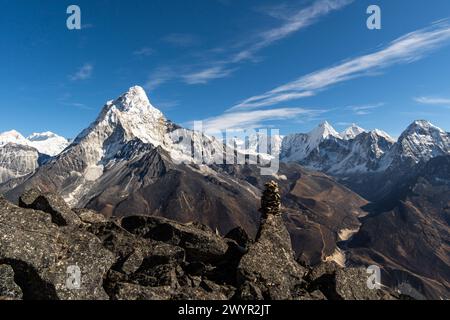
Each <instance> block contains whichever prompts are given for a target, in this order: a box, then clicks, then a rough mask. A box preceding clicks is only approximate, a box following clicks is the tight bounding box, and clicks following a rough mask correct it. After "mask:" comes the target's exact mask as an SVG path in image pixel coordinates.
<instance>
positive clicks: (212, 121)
mask: <svg viewBox="0 0 450 320" xmlns="http://www.w3.org/2000/svg"><path fill="white" fill-rule="evenodd" d="M321 112H324V111H323V110H308V109H304V108H279V109H271V110H253V111H245V112H230V113H224V114H222V115H220V116H217V117H212V118H208V119H205V120H203V129H204V130H205V132H207V133H208V134H217V133H219V132H221V131H224V130H231V131H232V130H242V129H251V128H258V127H262V126H263V123H264V122H265V121H274V120H284V119H293V118H295V117H298V116H304V117H311V116H315V115H317V114H318V113H321Z"/></svg>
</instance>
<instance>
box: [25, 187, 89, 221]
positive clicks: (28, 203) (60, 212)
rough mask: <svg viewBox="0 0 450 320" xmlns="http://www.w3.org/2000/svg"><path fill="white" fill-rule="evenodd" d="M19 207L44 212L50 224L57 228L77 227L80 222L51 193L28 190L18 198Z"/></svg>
mask: <svg viewBox="0 0 450 320" xmlns="http://www.w3.org/2000/svg"><path fill="white" fill-rule="evenodd" d="M19 207H21V208H25V209H34V210H40V211H44V212H46V213H48V214H50V215H51V218H52V222H53V223H55V224H56V225H58V226H68V225H79V224H81V221H80V219H79V217H78V216H77V215H76V214H75V212H73V211H72V210H71V209H70V207H69V206H68V205H67V204H66V202H64V200H63V199H62V198H61V197H60V196H58V195H56V194H53V193H42V192H40V191H38V190H37V189H30V190H28V191H26V192H25V193H24V194H22V195H21V196H20V198H19Z"/></svg>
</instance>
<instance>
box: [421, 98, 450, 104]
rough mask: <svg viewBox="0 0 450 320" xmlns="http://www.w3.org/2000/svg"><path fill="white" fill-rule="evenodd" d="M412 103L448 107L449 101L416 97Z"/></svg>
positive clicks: (446, 99)
mask: <svg viewBox="0 0 450 320" xmlns="http://www.w3.org/2000/svg"><path fill="white" fill-rule="evenodd" d="M414 101H416V102H417V103H420V104H428V105H435V106H450V99H448V98H440V97H416V98H414Z"/></svg>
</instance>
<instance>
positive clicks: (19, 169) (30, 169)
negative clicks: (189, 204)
mask: <svg viewBox="0 0 450 320" xmlns="http://www.w3.org/2000/svg"><path fill="white" fill-rule="evenodd" d="M42 161H43V157H42V155H40V154H39V152H38V151H37V150H36V149H34V148H32V147H28V146H23V145H18V144H13V143H9V144H6V145H4V146H0V184H1V183H5V182H7V181H9V180H11V179H15V178H20V177H24V176H27V175H30V174H32V173H34V172H35V171H36V169H37V168H38V167H39V164H40V163H41V162H42Z"/></svg>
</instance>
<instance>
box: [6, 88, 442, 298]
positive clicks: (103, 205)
mask: <svg viewBox="0 0 450 320" xmlns="http://www.w3.org/2000/svg"><path fill="white" fill-rule="evenodd" d="M263 138H264V139H263V140H269V145H268V149H269V151H272V153H275V156H276V155H277V154H279V156H280V158H281V160H282V162H281V164H280V169H279V171H278V172H277V173H276V174H273V175H272V176H262V175H261V174H260V170H259V169H260V168H259V166H258V165H256V164H247V165H237V164H232V163H233V162H234V160H236V159H237V158H239V157H246V155H247V156H248V155H249V154H251V155H253V156H255V157H256V158H257V160H258V161H263V162H264V161H268V160H270V159H271V158H270V156H269V155H264V154H261V153H260V149H261V146H260V141H261V139H260V136H259V135H256V136H252V137H249V138H248V140H247V141H243V140H240V139H239V138H231V139H228V140H227V141H226V143H225V144H224V142H223V141H222V140H220V139H218V138H215V137H209V136H207V135H204V134H203V133H200V132H195V131H192V130H189V129H185V128H182V127H180V126H178V125H176V124H174V123H172V122H171V121H170V120H168V119H166V118H165V116H164V115H163V114H162V113H161V112H160V111H159V110H158V109H156V108H155V107H153V106H152V105H151V103H150V102H149V100H148V98H147V96H146V94H145V92H144V90H143V89H142V88H140V87H132V88H130V90H128V91H127V92H126V93H124V94H123V95H121V96H120V97H119V98H117V99H116V100H113V101H110V102H108V103H107V104H105V106H104V107H103V109H102V111H101V113H100V114H99V116H98V117H97V119H96V120H95V121H94V122H93V123H92V124H91V125H90V126H89V127H88V128H87V129H85V130H83V132H81V133H80V134H79V135H78V136H77V137H76V138H75V139H74V140H73V141H72V142H71V143H70V144H69V142H68V141H67V140H66V139H64V138H61V137H59V136H57V135H55V134H52V133H44V134H33V135H32V136H30V137H28V138H24V137H23V136H21V135H20V134H19V133H17V132H8V133H5V134H2V135H1V136H0V178H1V180H0V193H2V194H4V195H5V196H6V197H7V198H9V199H10V200H12V201H17V199H18V197H19V196H20V195H21V194H22V193H23V192H24V191H25V190H27V189H29V188H32V187H33V188H37V189H39V190H41V191H43V192H47V191H50V192H57V193H59V194H61V196H62V197H63V198H64V200H66V201H67V202H68V203H69V204H70V205H71V206H73V207H82V208H90V209H94V210H96V211H99V212H101V213H102V214H103V215H105V216H125V215H130V214H144V215H157V216H163V217H166V218H170V219H174V220H177V221H180V222H190V221H196V222H201V223H203V224H205V225H208V226H209V227H211V228H212V229H213V230H217V232H219V233H221V234H226V233H227V232H228V231H230V230H231V229H233V228H234V227H236V226H240V227H242V228H243V229H244V230H245V231H246V232H247V233H248V234H249V235H250V236H252V237H254V236H255V235H256V231H257V230H258V225H259V218H260V213H259V212H258V211H257V208H258V206H259V199H260V190H262V189H263V185H264V183H265V182H267V181H269V180H271V179H274V180H277V181H278V183H279V185H280V188H281V193H282V203H283V206H284V207H283V212H284V220H285V223H286V226H287V227H288V230H289V232H290V234H291V240H292V243H293V248H294V250H295V252H296V254H297V259H298V260H299V261H301V262H302V263H303V264H306V265H316V264H318V263H320V262H321V261H329V260H333V261H335V262H337V263H338V264H341V265H353V264H355V265H367V264H368V263H371V264H373V263H376V264H379V265H381V266H382V267H383V271H384V272H385V273H386V279H387V280H386V281H387V284H388V285H391V286H392V287H395V288H400V287H402V286H403V287H402V288H404V290H408V291H411V290H415V291H414V292H413V294H414V293H416V294H415V295H416V296H417V297H421V295H423V296H425V297H434V298H436V297H449V296H450V294H449V292H450V285H449V281H448V279H449V276H450V275H449V274H448V272H447V271H446V270H449V268H450V257H449V254H448V253H449V252H450V251H449V250H448V249H449V243H450V242H449V234H450V231H449V222H450V219H449V216H448V215H449V212H448V207H449V205H450V199H448V196H447V195H448V192H447V191H448V190H449V188H450V180H449V179H447V178H446V175H445V170H448V159H450V135H449V133H446V132H444V131H443V130H441V129H439V128H437V127H435V126H433V125H432V124H431V123H429V122H426V121H415V122H414V123H412V124H411V125H410V126H409V127H408V128H407V129H406V130H405V131H404V132H403V133H402V134H401V136H400V137H399V138H398V139H397V140H395V139H393V138H392V137H390V136H389V135H388V134H387V133H385V132H383V131H381V130H373V131H366V130H364V129H362V128H360V127H358V126H357V125H352V126H351V127H349V128H348V129H346V130H345V131H344V132H342V133H338V132H336V130H334V129H333V127H332V126H331V125H330V124H329V123H327V122H325V123H323V124H321V125H320V126H318V127H317V128H316V129H314V130H313V131H311V132H310V133H307V134H304V133H299V134H292V135H288V136H285V137H280V136H275V137H270V138H269V139H266V138H267V137H263ZM186 141H189V142H190V143H186ZM238 145H239V146H241V147H242V146H245V147H246V148H245V149H247V151H245V150H244V151H242V149H239V150H237V149H236V147H237V146H238ZM191 147H194V148H191ZM242 152H244V153H243V154H242ZM224 153H226V155H227V156H228V157H229V155H230V154H231V162H230V161H228V162H227V163H228V164H225V163H224V161H223V160H224V156H223V154H224ZM192 157H196V158H200V159H201V160H202V161H201V163H192V162H189V160H191V159H192ZM227 160H230V159H227ZM221 161H222V162H221ZM447 175H448V171H447ZM330 176H332V177H333V178H331V177H330ZM440 176H442V178H440ZM439 179H441V180H439ZM383 217H390V218H389V219H384V218H383ZM405 221H407V222H408V223H405ZM399 229H402V232H401V233H399V232H398V230H399ZM383 230H384V231H383ZM420 230H422V231H423V232H422V234H420ZM430 243H432V245H430ZM427 261H430V262H429V263H428V262H427ZM433 274H434V275H433ZM405 288H406V289H405Z"/></svg>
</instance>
